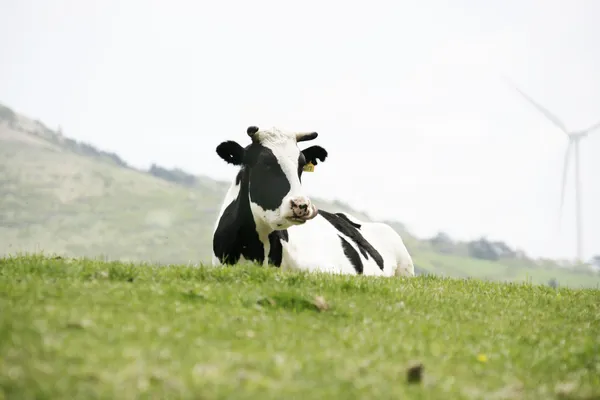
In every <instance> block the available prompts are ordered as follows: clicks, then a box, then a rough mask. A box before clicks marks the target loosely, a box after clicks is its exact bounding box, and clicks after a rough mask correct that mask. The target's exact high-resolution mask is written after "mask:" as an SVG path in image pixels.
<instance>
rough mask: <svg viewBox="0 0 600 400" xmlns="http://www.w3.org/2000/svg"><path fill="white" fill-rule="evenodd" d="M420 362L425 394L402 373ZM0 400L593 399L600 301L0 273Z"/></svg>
mask: <svg viewBox="0 0 600 400" xmlns="http://www.w3.org/2000/svg"><path fill="white" fill-rule="evenodd" d="M414 363H421V364H422V366H423V369H422V379H421V380H420V381H418V379H416V381H415V382H408V380H407V370H408V369H409V366H411V365H414ZM0 388H1V389H2V390H1V391H0V398H6V399H50V398H53V399H67V398H68V399H94V398H106V399H133V398H169V399H175V398H189V399H215V398H236V399H246V398H248V399H250V398H251V399H288V398H322V399H332V398H336V399H354V398H365V399H366V398H368V399H371V398H373V399H382V398H385V399H388V398H394V399H399V398H411V399H412V398H417V399H462V398H481V399H514V398H527V399H538V398H539V399H552V398H569V399H576V398H577V399H592V398H594V399H598V398H600V291H598V290H595V289H579V290H574V289H566V288H559V289H552V288H549V287H547V286H536V285H531V284H523V283H520V284H517V283H511V284H502V283H492V282H485V281H478V280H460V279H449V278H441V277H430V276H421V277H416V278H412V279H397V278H393V279H385V278H383V279H382V278H369V277H350V276H331V275H319V274H312V275H310V274H303V273H292V272H285V271H280V270H277V269H271V268H269V269H266V268H261V267H257V266H252V265H244V266H237V267H233V268H212V267H194V266H168V267H156V266H151V265H133V264H121V263H116V262H115V263H105V262H100V261H95V260H75V259H53V258H43V257H41V256H27V257H19V258H5V259H0Z"/></svg>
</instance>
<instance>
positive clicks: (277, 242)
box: [269, 230, 289, 267]
mask: <svg viewBox="0 0 600 400" xmlns="http://www.w3.org/2000/svg"><path fill="white" fill-rule="evenodd" d="M282 240H284V241H286V242H287V241H288V240H289V236H288V232H287V230H282V231H273V232H271V234H270V235H269V243H270V244H271V248H270V250H269V262H270V263H271V264H273V265H274V266H276V267H280V266H281V261H282V260H283V245H282V244H281V241H282Z"/></svg>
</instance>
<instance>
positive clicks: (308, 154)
mask: <svg viewBox="0 0 600 400" xmlns="http://www.w3.org/2000/svg"><path fill="white" fill-rule="evenodd" d="M302 154H304V157H305V159H306V163H309V162H310V163H312V164H313V165H317V164H318V161H317V159H319V160H321V161H325V159H326V158H327V150H325V149H324V148H322V147H321V146H310V147H307V148H306V149H304V150H302Z"/></svg>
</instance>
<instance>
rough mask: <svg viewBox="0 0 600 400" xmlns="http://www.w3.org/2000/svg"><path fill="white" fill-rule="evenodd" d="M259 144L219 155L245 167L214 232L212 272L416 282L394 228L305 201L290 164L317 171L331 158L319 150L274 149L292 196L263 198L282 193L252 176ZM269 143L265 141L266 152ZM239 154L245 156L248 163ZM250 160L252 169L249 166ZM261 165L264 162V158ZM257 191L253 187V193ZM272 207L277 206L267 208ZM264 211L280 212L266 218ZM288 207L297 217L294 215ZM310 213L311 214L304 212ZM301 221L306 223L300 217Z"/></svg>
mask: <svg viewBox="0 0 600 400" xmlns="http://www.w3.org/2000/svg"><path fill="white" fill-rule="evenodd" d="M250 129H251V128H249V132H250ZM253 129H256V131H257V130H258V129H257V128H253ZM263 132H266V134H264V135H265V136H266V137H267V138H268V137H270V136H268V135H269V134H273V132H279V131H263ZM249 134H250V133H249ZM278 134H279V135H281V134H280V133H278ZM265 136H263V137H265ZM314 137H316V134H314ZM314 137H313V138H314ZM282 140H283V141H285V139H282ZM303 140H310V139H303ZM298 141H300V140H298ZM254 142H256V143H254ZM258 142H259V140H258V139H255V138H254V137H253V143H254V144H253V145H251V146H248V147H247V148H246V149H243V150H240V149H238V148H237V147H235V148H233V149H227V150H223V149H221V150H219V149H218V150H217V152H218V153H219V155H220V156H221V157H222V158H223V159H224V160H226V161H228V162H231V163H233V164H235V165H240V166H241V169H240V171H239V172H238V174H237V175H236V178H235V179H234V181H233V182H232V184H231V186H230V188H229V190H228V192H227V194H226V196H225V199H224V201H223V205H222V207H221V210H220V213H219V217H218V218H217V221H216V224H215V227H214V233H213V265H222V264H235V263H237V262H239V261H241V260H250V261H254V262H258V263H261V264H264V265H267V264H271V265H274V266H277V267H281V268H283V269H297V270H307V271H323V272H331V273H341V274H364V275H383V276H393V275H396V276H414V266H413V262H412V259H411V257H410V255H409V253H408V251H407V249H406V247H405V245H404V243H403V241H402V239H401V238H400V236H399V235H398V233H397V232H395V231H394V230H393V229H392V228H391V227H390V226H389V225H387V224H383V223H377V222H363V221H359V220H358V219H356V218H354V217H353V216H350V215H348V214H344V213H330V212H327V211H325V210H317V209H316V207H314V206H313V205H312V204H311V203H310V200H308V198H306V197H305V196H304V197H303V196H301V195H300V194H301V185H300V184H299V183H300V178H301V175H302V167H303V165H304V164H302V165H298V164H296V167H295V168H296V170H298V177H297V179H296V177H295V171H293V170H294V164H293V162H290V160H292V159H294V158H295V159H300V160H302V159H304V158H305V160H304V161H303V162H304V163H305V162H312V163H313V164H317V161H316V160H317V159H320V160H321V161H324V159H325V158H326V156H327V152H326V151H325V150H324V149H322V148H321V147H319V146H313V147H311V148H308V149H305V150H303V151H302V152H300V150H295V151H293V150H291V147H286V148H285V151H281V152H280V151H279V150H277V149H276V148H274V147H273V148H271V150H272V151H271V150H269V151H268V156H269V157H271V155H273V154H274V155H275V157H276V158H277V159H278V164H281V165H282V170H283V171H284V172H286V177H287V179H289V180H290V181H291V182H290V184H289V185H287V186H286V188H287V187H291V188H292V189H290V190H289V192H285V190H281V191H280V192H281V193H279V194H277V195H274V196H271V198H269V199H267V198H265V197H264V196H266V194H265V193H263V192H268V194H269V195H271V194H272V193H273V192H275V193H276V192H277V191H278V189H277V187H276V186H270V185H271V184H272V185H276V184H277V183H278V182H277V181H276V180H274V179H266V178H265V182H259V180H261V179H263V177H264V174H265V173H264V172H263V174H262V175H258V174H255V175H252V169H253V168H257V166H256V165H257V164H256V161H255V160H254V159H253V158H252V157H251V156H247V155H246V154H247V153H250V152H251V151H252V152H256V151H257V150H256V148H253V147H252V146H259V145H258V144H257V143H258ZM264 142H265V140H264V139H263V141H262V142H261V144H262V143H264ZM228 143H232V142H228ZM238 146H239V145H238ZM296 148H297V147H296ZM239 151H243V152H245V153H244V154H245V155H244V158H243V160H245V161H243V162H242V158H241V156H239V154H238V152H239ZM230 153H233V154H230ZM250 154H253V153H250ZM299 154H300V157H298V155H299ZM248 159H253V160H254V161H250V162H249V161H248ZM259 159H261V160H262V158H261V157H259ZM230 160H232V161H230ZM236 160H237V161H236ZM286 160H287V161H286ZM267 162H268V161H267ZM299 162H300V161H298V163H299ZM298 167H300V168H298ZM278 172H280V171H278ZM253 177H254V178H253ZM253 179H254V180H253ZM296 180H297V182H296ZM253 184H254V186H255V187H254V188H253V189H251V188H252V187H253V186H252V185H253ZM257 187H260V189H261V193H262V194H258V193H257V191H256V190H257ZM271 188H272V189H271ZM292 191H295V193H294V196H292V195H291V194H290V193H291V192H292ZM259 196H263V197H260V198H259ZM289 199H292V200H291V204H292V205H291V206H288V202H289V201H290V200H289ZM297 199H301V200H303V201H304V202H305V203H306V204H307V205H306V206H304V208H298V207H296V206H297V203H298V201H297ZM295 201H296V202H295ZM257 202H258V204H257ZM278 202H279V203H278ZM269 203H270V204H272V205H271V206H267V204H269ZM259 204H261V205H259ZM265 207H270V208H271V209H273V210H275V211H269V210H266V209H265ZM290 207H291V209H292V210H293V211H290ZM307 207H308V210H311V211H306V208H307ZM302 210H305V211H302ZM302 213H304V214H303V215H302V218H300V217H298V216H297V215H300V214H302ZM289 215H293V217H290V216H289Z"/></svg>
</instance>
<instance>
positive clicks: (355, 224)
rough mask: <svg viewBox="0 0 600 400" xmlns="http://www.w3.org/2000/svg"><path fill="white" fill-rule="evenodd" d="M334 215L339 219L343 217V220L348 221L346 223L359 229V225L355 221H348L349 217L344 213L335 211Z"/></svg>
mask: <svg viewBox="0 0 600 400" xmlns="http://www.w3.org/2000/svg"><path fill="white" fill-rule="evenodd" d="M335 215H337V216H338V217H340V218H341V219H344V220H346V221H348V223H349V224H350V225H352V226H353V227H355V228H356V229H360V227H361V225H360V224H357V223H356V222H352V221H350V218H348V216H347V215H346V214H344V213H335Z"/></svg>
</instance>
